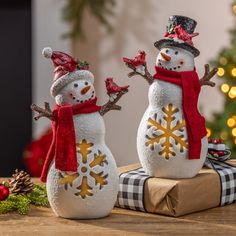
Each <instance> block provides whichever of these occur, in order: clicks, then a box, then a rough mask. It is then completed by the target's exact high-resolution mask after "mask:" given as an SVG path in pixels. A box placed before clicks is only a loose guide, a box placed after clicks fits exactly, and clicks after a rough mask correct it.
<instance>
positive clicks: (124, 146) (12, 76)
mask: <svg viewBox="0 0 236 236" xmlns="http://www.w3.org/2000/svg"><path fill="white" fill-rule="evenodd" d="M234 4H236V3H235V1H232V0H224V1H221V0H207V1H206V0H198V1H196V0H188V1H186V0H146V1H141V0H119V1H118V0H40V1H37V0H2V1H1V2H0V29H1V37H0V48H1V69H2V73H1V79H0V88H1V93H0V96H1V99H0V102H1V108H2V110H1V116H0V117H1V118H0V119H1V120H0V121H1V122H0V131H1V132H0V147H1V160H2V161H1V165H0V175H1V176H8V175H10V174H11V173H12V172H13V171H14V169H15V168H19V169H24V168H26V169H27V170H28V171H29V172H30V173H31V174H32V175H35V176H38V175H39V174H40V171H41V168H42V164H43V160H44V158H45V153H46V152H47V148H48V145H49V143H50V138H51V134H50V130H48V128H49V127H50V122H49V121H48V120H46V119H41V120H40V121H38V122H34V121H33V120H32V113H31V110H30V108H29V107H30V104H31V103H32V102H34V103H36V104H37V105H40V106H42V105H43V103H44V102H45V101H48V102H50V104H51V107H53V105H54V101H53V100H52V98H51V97H50V94H49V89H50V86H51V82H52V78H53V66H52V64H51V61H50V60H46V59H45V58H43V56H42V54H41V51H42V49H43V48H44V47H45V46H50V47H52V49H53V50H59V51H63V52H66V53H68V54H72V55H73V56H74V57H77V58H79V59H81V60H86V61H88V62H89V64H90V70H91V71H92V72H93V73H94V75H95V85H96V91H97V96H98V101H99V104H100V105H102V104H104V103H105V102H106V101H107V99H108V97H107V95H106V89H105V84H104V80H105V78H106V77H108V76H112V77H114V79H115V80H116V81H117V83H118V84H122V85H123V84H124V85H125V84H129V85H130V92H129V93H128V94H127V95H125V96H124V97H122V99H121V100H120V102H119V104H120V105H121V106H122V111H121V112H117V111H114V112H110V113H109V114H107V115H105V117H104V119H105V124H106V143H107V145H108V146H109V148H110V149H111V151H112V153H113V154H114V157H115V159H116V162H117V164H118V166H122V165H126V164H129V163H135V162H138V156H137V152H136V132H137V128H138V125H139V122H140V120H141V118H142V115H143V113H144V111H145V109H146V107H147V105H148V99H147V92H148V84H147V83H146V82H145V81H144V80H143V79H142V78H139V77H133V78H132V79H129V78H128V77H127V73H128V70H127V68H126V67H125V66H124V64H123V62H122V57H123V56H127V57H133V56H135V55H136V53H137V51H138V50H139V49H142V50H145V51H146V53H147V63H148V67H149V70H150V71H151V72H152V73H153V72H154V70H153V69H154V65H155V58H156V56H157V53H158V51H157V49H156V48H155V47H154V46H153V43H154V42H155V41H156V40H158V39H160V38H162V37H163V34H164V33H165V29H166V24H167V21H168V17H169V16H170V15H173V14H177V15H185V16H189V17H191V18H193V19H195V20H196V21H197V22H198V25H197V28H196V32H199V33H200V35H199V36H198V37H196V38H194V44H195V46H196V47H197V48H198V49H199V50H200V52H201V54H200V56H199V57H198V58H196V70H197V72H198V73H199V75H200V76H201V75H202V74H203V73H204V64H205V63H209V62H211V65H212V66H217V67H218V68H219V72H218V77H215V79H214V81H215V82H216V88H209V87H204V88H203V89H202V91H201V96H200V101H199V108H200V110H201V112H202V114H203V115H204V116H205V117H206V118H207V120H208V123H207V125H208V135H209V136H211V137H212V138H216V137H220V138H221V139H222V140H223V141H224V142H226V143H227V144H228V145H230V147H231V148H232V149H233V151H235V150H234V149H235V143H236V139H235V138H234V137H236V128H235V127H236V115H234V112H235V114H236V111H235V97H236V87H235V85H236V79H234V78H236V39H235V38H236V25H235V20H236V18H235V12H236V7H234ZM230 29H231V31H229V30H230ZM32 140H35V141H33V142H31V141H32ZM235 154H236V153H234V155H235Z"/></svg>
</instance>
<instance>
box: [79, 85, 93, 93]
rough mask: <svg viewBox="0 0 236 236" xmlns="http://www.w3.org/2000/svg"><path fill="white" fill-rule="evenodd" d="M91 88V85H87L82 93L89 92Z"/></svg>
mask: <svg viewBox="0 0 236 236" xmlns="http://www.w3.org/2000/svg"><path fill="white" fill-rule="evenodd" d="M90 88H91V86H86V87H84V88H83V89H81V91H80V93H81V94H82V95H84V94H85V93H87V92H88V91H89V89H90Z"/></svg>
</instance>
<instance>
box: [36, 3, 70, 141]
mask: <svg viewBox="0 0 236 236" xmlns="http://www.w3.org/2000/svg"><path fill="white" fill-rule="evenodd" d="M32 2H33V14H32V17H33V18H32V21H33V24H32V35H33V50H32V51H33V56H32V58H33V98H32V101H33V102H35V103H36V104H38V105H43V103H44V102H45V101H49V102H50V104H51V107H53V100H52V98H51V96H50V94H49V88H50V85H51V82H52V78H53V66H52V62H51V60H47V59H46V58H44V57H43V56H42V49H43V48H44V47H46V46H50V47H52V49H56V50H59V49H60V50H61V51H65V52H70V40H65V39H62V37H61V36H62V34H63V33H66V32H67V31H68V30H69V26H68V25H67V24H65V23H63V22H62V21H61V9H62V7H63V6H64V4H65V1H64V0H40V1H39V0H33V1H32ZM49 125H50V122H49V121H48V120H47V119H40V120H39V121H37V122H35V121H34V122H33V137H37V136H38V135H40V134H41V133H42V131H44V130H45V129H46V128H47V127H48V126H49Z"/></svg>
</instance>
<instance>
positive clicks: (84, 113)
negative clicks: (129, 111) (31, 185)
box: [31, 48, 128, 219]
mask: <svg viewBox="0 0 236 236" xmlns="http://www.w3.org/2000/svg"><path fill="white" fill-rule="evenodd" d="M43 55H44V56H45V57H46V58H50V59H52V61H53V64H54V67H55V70H54V80H53V83H52V86H51V89H50V92H51V95H52V96H53V97H54V98H55V102H56V105H55V109H54V110H53V111H51V109H50V107H49V104H48V103H45V108H40V107H38V106H37V105H35V104H32V106H31V108H32V109H33V110H34V111H36V112H38V113H39V114H38V115H37V116H36V117H35V119H36V120H37V119H39V118H40V117H47V118H49V119H50V120H52V129H53V140H52V143H51V146H50V149H49V151H48V154H47V157H46V160H45V163H44V167H43V171H42V175H41V180H42V181H43V182H45V181H46V188H47V194H48V200H49V203H50V205H51V207H52V209H53V211H54V213H55V214H56V215H57V216H60V217H64V218H69V219H90V218H100V217H105V216H107V215H108V214H109V213H110V212H111V210H112V208H113V206H114V204H115V201H116V197H117V192H118V173H117V166H116V163H115V160H114V158H113V156H112V153H111V151H110V150H109V148H108V147H107V146H106V144H105V141H104V138H105V126H104V121H103V118H102V116H103V115H104V114H105V113H106V112H108V111H109V110H120V109H121V107H120V106H118V105H116V103H117V101H118V100H119V99H120V98H121V97H122V96H123V95H124V94H125V93H126V92H127V91H128V86H124V87H120V86H118V85H117V84H115V82H114V81H113V79H112V78H108V79H107V80H106V88H107V93H108V95H109V97H110V99H109V101H108V102H107V103H106V104H105V105H103V106H101V107H100V106H97V105H96V101H97V99H96V94H95V88H94V86H93V83H94V76H93V74H92V73H91V72H90V71H89V67H88V64H87V63H86V62H81V61H78V60H75V59H74V58H72V57H71V56H69V55H68V54H66V53H63V52H59V51H52V49H51V48H45V49H44V50H43Z"/></svg>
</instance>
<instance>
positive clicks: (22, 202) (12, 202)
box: [0, 184, 48, 215]
mask: <svg viewBox="0 0 236 236" xmlns="http://www.w3.org/2000/svg"><path fill="white" fill-rule="evenodd" d="M30 204H33V205H37V206H46V207H47V206H48V199H47V193H46V187H45V186H43V185H38V184H35V185H34V188H33V191H32V192H31V193H29V194H26V195H22V194H19V195H16V196H14V195H12V194H10V196H9V197H8V198H7V199H6V200H4V201H0V214H5V213H8V212H13V211H16V212H18V213H19V214H21V215H25V214H27V213H28V212H29V209H30Z"/></svg>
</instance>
